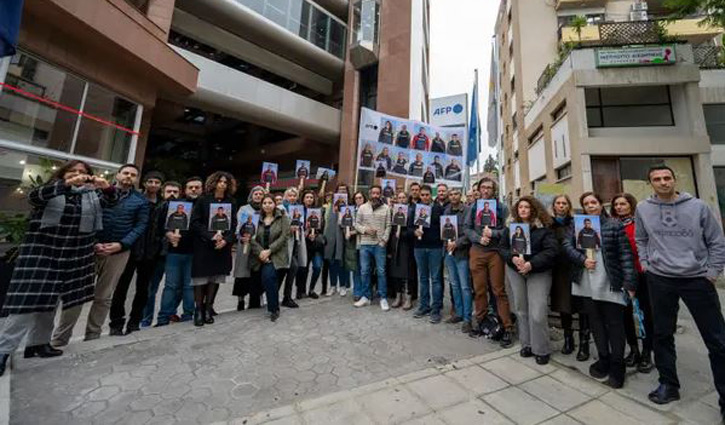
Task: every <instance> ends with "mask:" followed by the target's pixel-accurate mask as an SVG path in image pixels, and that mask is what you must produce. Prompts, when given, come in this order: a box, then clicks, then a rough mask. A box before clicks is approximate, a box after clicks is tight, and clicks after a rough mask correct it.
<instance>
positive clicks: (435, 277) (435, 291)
mask: <svg viewBox="0 0 725 425" xmlns="http://www.w3.org/2000/svg"><path fill="white" fill-rule="evenodd" d="M420 203H421V204H424V205H428V206H430V207H431V214H430V227H427V228H425V229H424V230H420V228H419V227H418V226H417V223H418V222H419V221H418V220H419V219H421V218H423V217H422V216H421V217H420V218H418V219H416V218H415V217H414V216H415V214H410V215H409V218H408V229H407V232H408V234H409V237H411V238H412V240H413V246H414V251H413V252H414V255H415V263H416V266H417V267H418V278H419V281H418V291H419V296H418V299H419V305H418V310H417V311H416V312H415V314H414V317H416V318H420V317H425V316H428V315H430V322H431V323H440V321H441V308H443V273H442V272H441V267H442V265H443V244H442V243H441V239H440V225H441V223H440V221H441V214H442V213H443V208H442V207H441V206H440V205H438V204H436V203H435V202H433V199H432V196H431V188H430V186H427V185H423V186H421V188H420ZM413 211H415V210H414V209H413ZM431 293H432V299H433V300H432V302H431Z"/></svg>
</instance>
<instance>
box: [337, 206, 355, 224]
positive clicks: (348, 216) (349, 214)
mask: <svg viewBox="0 0 725 425" xmlns="http://www.w3.org/2000/svg"><path fill="white" fill-rule="evenodd" d="M338 221H339V222H340V227H347V228H350V227H353V225H354V224H355V207H353V206H343V207H340V214H339V219H338Z"/></svg>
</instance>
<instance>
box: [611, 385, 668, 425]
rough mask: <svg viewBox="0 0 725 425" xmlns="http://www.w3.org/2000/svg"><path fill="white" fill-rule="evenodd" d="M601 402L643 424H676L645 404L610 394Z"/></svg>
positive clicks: (613, 393)
mask: <svg viewBox="0 0 725 425" xmlns="http://www.w3.org/2000/svg"><path fill="white" fill-rule="evenodd" d="M599 401H601V402H603V403H605V404H607V405H608V406H610V407H611V408H612V409H615V410H618V411H620V412H622V413H624V414H625V415H627V416H629V417H632V418H634V419H635V420H636V421H637V422H639V423H641V424H652V425H656V424H657V425H664V424H674V423H675V422H676V421H675V420H674V419H673V418H671V417H668V416H666V415H665V414H663V413H661V412H658V411H656V410H655V409H652V408H650V407H647V406H645V405H643V404H640V403H637V402H636V401H632V400H631V399H629V398H626V397H622V396H621V395H619V394H617V393H615V392H610V393H607V394H604V395H603V396H601V397H599Z"/></svg>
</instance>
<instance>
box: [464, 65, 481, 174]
mask: <svg viewBox="0 0 725 425" xmlns="http://www.w3.org/2000/svg"><path fill="white" fill-rule="evenodd" d="M480 144H481V119H480V118H479V116H478V70H476V81H475V82H474V83H473V96H472V100H471V121H470V124H469V125H468V154H467V155H468V160H467V161H466V164H467V165H468V166H469V167H470V166H471V165H472V164H473V163H474V162H475V161H476V159H477V158H478V147H479V145H480Z"/></svg>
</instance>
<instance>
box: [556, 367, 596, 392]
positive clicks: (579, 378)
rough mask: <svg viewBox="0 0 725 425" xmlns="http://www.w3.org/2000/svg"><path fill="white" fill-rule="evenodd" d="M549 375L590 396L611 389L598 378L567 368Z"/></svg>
mask: <svg viewBox="0 0 725 425" xmlns="http://www.w3.org/2000/svg"><path fill="white" fill-rule="evenodd" d="M549 376H551V377H552V378H554V379H556V380H557V381H559V382H562V383H564V384H566V385H567V386H569V387H572V388H574V389H576V390H578V391H580V392H582V393H584V394H586V395H588V396H590V397H599V396H600V395H602V394H606V393H608V392H609V391H610V388H609V387H606V386H604V385H602V384H600V383H599V382H597V381H596V380H594V379H592V378H590V377H588V376H586V375H582V374H581V373H579V372H575V371H571V370H567V369H559V370H557V371H556V372H553V373H552V374H551V375H549Z"/></svg>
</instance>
